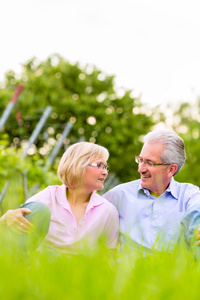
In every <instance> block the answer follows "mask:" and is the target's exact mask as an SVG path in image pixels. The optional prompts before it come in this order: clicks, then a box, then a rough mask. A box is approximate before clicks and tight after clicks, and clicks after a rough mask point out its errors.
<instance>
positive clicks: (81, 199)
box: [66, 188, 91, 205]
mask: <svg viewBox="0 0 200 300" xmlns="http://www.w3.org/2000/svg"><path fill="white" fill-rule="evenodd" d="M66 195H67V200H68V202H69V203H70V204H72V205H77V204H84V203H88V202H89V200H90V196H91V193H88V192H87V191H85V190H84V189H82V188H75V189H69V188H68V189H67V190H66Z"/></svg>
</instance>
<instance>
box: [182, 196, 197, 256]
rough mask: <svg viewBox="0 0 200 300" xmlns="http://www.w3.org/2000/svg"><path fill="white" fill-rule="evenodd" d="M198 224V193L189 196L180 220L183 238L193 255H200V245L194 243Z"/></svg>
mask: <svg viewBox="0 0 200 300" xmlns="http://www.w3.org/2000/svg"><path fill="white" fill-rule="evenodd" d="M199 225H200V193H195V194H194V195H192V196H191V198H190V199H189V201H188V203H187V207H186V211H185V214H184V216H183V219H182V221H181V226H182V231H183V234H184V238H185V240H186V242H187V244H188V245H189V247H191V248H192V249H194V252H195V256H196V255H198V257H200V246H197V245H196V237H195V235H196V230H197V229H198V227H199Z"/></svg>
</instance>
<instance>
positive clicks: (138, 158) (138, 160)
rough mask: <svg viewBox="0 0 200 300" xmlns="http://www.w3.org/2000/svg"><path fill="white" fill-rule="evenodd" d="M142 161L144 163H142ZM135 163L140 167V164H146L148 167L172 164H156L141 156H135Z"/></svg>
mask: <svg viewBox="0 0 200 300" xmlns="http://www.w3.org/2000/svg"><path fill="white" fill-rule="evenodd" d="M141 160H142V161H141ZM135 162H136V163H137V164H138V165H139V163H144V164H145V165H148V166H149V167H151V168H152V167H154V166H161V165H162V166H169V165H171V163H154V162H152V161H151V160H145V159H143V158H142V157H140V156H135Z"/></svg>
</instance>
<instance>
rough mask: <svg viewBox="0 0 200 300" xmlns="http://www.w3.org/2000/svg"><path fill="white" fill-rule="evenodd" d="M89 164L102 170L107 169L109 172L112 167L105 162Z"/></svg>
mask: <svg viewBox="0 0 200 300" xmlns="http://www.w3.org/2000/svg"><path fill="white" fill-rule="evenodd" d="M88 166H92V167H97V168H99V169H102V170H104V169H105V170H106V171H107V172H109V169H110V167H109V166H108V165H104V164H103V163H91V164H88Z"/></svg>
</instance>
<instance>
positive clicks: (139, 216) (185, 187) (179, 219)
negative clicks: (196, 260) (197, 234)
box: [103, 178, 200, 251]
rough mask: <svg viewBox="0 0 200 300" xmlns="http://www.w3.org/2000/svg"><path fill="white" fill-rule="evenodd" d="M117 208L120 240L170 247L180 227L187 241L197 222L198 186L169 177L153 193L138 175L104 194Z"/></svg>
mask: <svg viewBox="0 0 200 300" xmlns="http://www.w3.org/2000/svg"><path fill="white" fill-rule="evenodd" d="M103 197H104V198H106V199H107V200H108V201H110V202H111V203H113V204H114V205H115V206H116V208H117V209H118V212H119V218H120V234H121V242H122V244H123V243H125V242H127V241H128V240H129V241H131V243H133V244H134V245H140V246H143V247H145V248H148V249H156V250H169V251H170V250H172V249H173V248H174V246H175V244H177V242H178V240H179V238H180V234H181V230H182V231H183V232H184V235H185V239H186V240H187V242H188V243H189V242H190V240H191V238H192V235H193V233H194V229H196V228H198V225H199V224H200V190H199V188H198V187H197V186H195V185H192V184H189V183H179V182H177V181H175V180H174V178H172V179H171V182H170V185H169V187H168V188H167V189H166V190H165V192H164V193H163V194H162V195H161V196H159V197H155V196H152V195H151V194H150V192H149V191H148V190H147V189H145V188H142V186H141V184H140V179H139V180H135V181H131V182H128V183H124V184H120V185H118V186H116V187H114V188H113V189H111V190H110V191H108V192H107V193H105V194H104V195H103Z"/></svg>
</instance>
